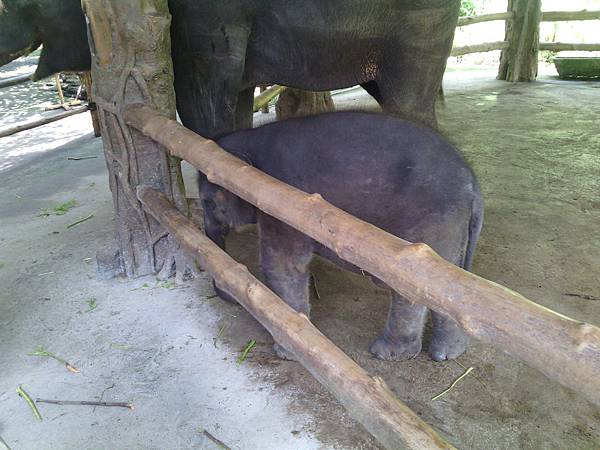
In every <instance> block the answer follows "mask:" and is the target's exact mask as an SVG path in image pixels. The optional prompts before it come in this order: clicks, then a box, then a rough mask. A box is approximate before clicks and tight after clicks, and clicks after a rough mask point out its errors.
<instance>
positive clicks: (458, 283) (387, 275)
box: [124, 105, 600, 405]
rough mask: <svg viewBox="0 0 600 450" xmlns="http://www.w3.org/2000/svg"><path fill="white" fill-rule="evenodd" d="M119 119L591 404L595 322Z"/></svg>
mask: <svg viewBox="0 0 600 450" xmlns="http://www.w3.org/2000/svg"><path fill="white" fill-rule="evenodd" d="M124 116H125V121H126V123H127V124H128V125H130V126H132V127H134V128H136V129H138V130H139V131H141V132H142V133H143V134H145V135H146V136H148V137H150V138H152V139H154V140H155V141H156V142H158V143H159V144H161V145H163V146H164V147H165V148H166V149H168V150H169V151H170V153H171V155H173V156H177V157H179V158H182V159H185V160H186V161H187V162H189V163H190V164H192V165H193V166H194V167H195V168H197V169H198V170H201V171H202V172H204V173H205V174H206V175H207V178H208V180H209V181H211V182H212V183H215V184H217V185H219V186H222V187H224V188H225V189H227V190H229V191H231V192H233V193H234V194H236V195H237V196H239V197H240V198H242V199H243V200H245V201H247V202H249V203H251V204H253V205H255V206H256V207H258V208H259V209H261V210H262V211H264V212H266V213H267V214H269V215H271V216H273V217H275V218H277V219H279V220H281V221H283V222H285V223H287V224H288V225H290V226H292V227H294V228H296V229H298V230H299V231H301V232H302V233H304V234H306V235H308V236H310V237H311V238H313V239H315V240H316V241H318V242H320V243H321V244H323V245H325V246H326V247H328V248H330V249H332V250H334V251H335V253H336V254H337V255H338V256H339V257H341V258H342V259H344V260H346V261H349V262H351V263H352V264H354V265H355V266H357V267H359V268H361V269H363V270H365V271H367V272H369V273H371V274H372V275H374V276H376V277H378V278H379V279H381V280H382V281H384V282H385V283H386V284H387V285H388V286H390V287H391V288H392V289H394V290H395V291H397V292H398V293H400V294H401V295H403V296H405V297H406V298H407V299H409V300H410V301H413V302H416V303H421V304H423V305H425V306H427V307H428V308H430V309H432V310H434V311H437V312H439V313H441V314H444V315H446V316H448V317H451V318H452V319H454V320H455V321H456V322H457V323H458V324H459V325H460V326H461V327H462V328H463V329H464V330H465V331H466V332H467V333H468V334H469V335H471V336H473V337H475V338H477V339H481V340H482V341H484V342H487V343H490V344H492V345H494V346H495V347H497V348H499V349H501V350H503V351H505V352H507V353H508V354H511V355H513V356H515V357H517V358H519V359H521V360H522V361H523V362H525V363H527V364H528V365H530V366H531V367H534V368H536V369H538V370H539V371H541V372H542V373H544V374H545V375H547V376H548V377H550V378H554V379H555V380H557V381H559V382H560V383H562V384H563V385H565V386H567V387H570V388H572V389H574V390H576V391H579V392H581V393H582V394H583V395H585V396H586V397H587V398H588V399H589V400H591V401H592V402H594V403H595V404H597V405H600V329H598V328H597V327H595V326H593V325H590V324H587V323H583V322H579V321H576V320H573V319H570V318H568V317H566V316H563V315H561V314H558V313H556V312H554V311H552V310H550V309H548V308H545V307H543V306H541V305H538V304H536V303H534V302H532V301H530V300H528V299H526V298H525V297H523V296H522V295H520V294H518V293H516V292H514V291H511V290H510V289H508V288H505V287H503V286H501V285H498V284H496V283H493V282H491V281H488V280H485V279H483V278H480V277H478V276H476V275H474V274H472V273H469V272H466V271H464V270H462V269H460V268H458V267H456V266H454V265H452V264H450V263H448V262H447V261H445V260H443V259H442V258H440V257H439V256H438V255H437V254H436V253H435V252H434V251H433V250H431V248H430V247H429V246H427V245H425V244H410V243H409V242H407V241H405V240H403V239H400V238H398V237H396V236H393V235H391V234H389V233H387V232H385V231H383V230H381V229H379V228H377V227H375V226H373V225H371V224H368V223H366V222H364V221H362V220H359V219H357V218H355V217H353V216H352V215H350V214H348V213H346V212H344V211H342V210H340V209H338V208H336V207H334V206H333V205H331V204H329V203H328V202H326V201H325V200H324V199H323V198H322V197H321V196H320V195H318V194H312V195H309V194H307V193H304V192H302V191H300V190H298V189H296V188H293V187H292V186H289V185H286V184H285V183H282V182H280V181H278V180H276V179H274V178H272V177H270V176H269V175H267V174H264V173H262V172H261V171H259V170H257V169H255V168H253V167H251V166H250V165H248V164H247V163H245V162H243V161H241V160H239V159H237V158H236V157H234V156H232V155H231V154H229V153H227V152H226V151H224V150H223V149H221V148H220V147H219V146H218V145H217V144H216V143H215V142H213V141H210V140H207V139H205V138H203V137H201V136H198V135H197V134H195V133H193V132H192V131H190V130H187V129H186V128H184V127H183V126H181V125H179V124H178V123H177V122H175V121H172V120H169V119H167V118H165V117H161V116H160V115H159V114H158V113H157V112H155V111H154V110H152V109H151V108H148V107H145V106H135V105H132V106H130V107H128V108H127V109H126V110H125V112H124Z"/></svg>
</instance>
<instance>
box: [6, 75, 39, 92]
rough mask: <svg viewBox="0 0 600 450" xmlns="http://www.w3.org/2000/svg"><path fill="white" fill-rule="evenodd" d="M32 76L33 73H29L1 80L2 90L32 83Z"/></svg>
mask: <svg viewBox="0 0 600 450" xmlns="http://www.w3.org/2000/svg"><path fill="white" fill-rule="evenodd" d="M32 75H33V74H32V73H27V74H25V75H16V76H14V77H9V78H4V79H3V80H0V89H3V88H7V87H10V86H16V85H17V84H22V83H27V82H29V81H31V76H32Z"/></svg>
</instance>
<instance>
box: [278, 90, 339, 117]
mask: <svg viewBox="0 0 600 450" xmlns="http://www.w3.org/2000/svg"><path fill="white" fill-rule="evenodd" d="M275 111H276V113H277V120H284V119H290V118H292V117H304V116H314V115H317V114H322V113H326V112H331V111H335V106H334V105H333V99H332V98H331V93H330V92H328V91H326V92H310V91H303V90H300V89H291V88H287V89H286V90H285V91H283V92H282V93H281V94H279V100H278V101H277V105H276V107H275Z"/></svg>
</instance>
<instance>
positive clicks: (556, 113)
mask: <svg viewBox="0 0 600 450" xmlns="http://www.w3.org/2000/svg"><path fill="white" fill-rule="evenodd" d="M493 76H494V74H493V72H491V71H450V72H449V73H448V74H447V77H446V82H445V88H446V101H445V104H444V105H442V106H441V107H440V109H439V116H440V123H441V128H442V130H443V132H444V134H445V135H447V136H448V137H449V139H450V140H451V141H453V142H454V143H456V145H457V146H458V147H459V148H460V149H461V150H463V152H464V153H465V155H466V157H467V159H468V160H469V162H470V163H471V164H472V165H473V167H474V169H475V172H476V173H477V174H478V176H479V179H480V182H481V185H482V189H483V192H484V196H485V199H486V220H485V225H484V230H483V233H482V237H481V241H480V245H479V248H478V252H477V254H476V257H475V264H474V272H476V273H477V274H479V275H481V276H483V277H486V278H488V279H491V280H493V281H496V282H499V283H502V284H505V285H506V286H508V287H510V288H512V289H515V290H517V291H519V292H521V293H522V294H524V295H526V296H527V297H529V298H530V299H532V300H534V301H536V302H539V303H541V304H543V305H545V306H548V307H550V308H552V309H555V310H556V311H558V312H561V313H564V314H566V315H569V316H571V317H574V318H576V319H580V320H585V321H587V322H590V323H592V324H595V325H600V281H599V279H598V276H597V273H598V267H599V265H600V239H599V237H600V236H599V234H600V232H599V229H598V225H597V224H598V223H599V222H598V221H599V219H600V199H599V196H598V193H599V192H600V190H599V188H600V186H599V184H600V181H599V180H600V135H599V134H598V123H600V109H599V108H598V106H597V105H598V104H600V90H599V89H598V88H600V83H585V82H569V83H565V82H559V81H557V80H554V79H551V78H547V79H543V80H542V81H540V82H537V83H532V84H507V83H503V82H498V81H495V80H494V79H493ZM11 89H14V88H11ZM20 95H21V94H19V93H15V91H11V90H4V91H0V101H2V102H3V103H2V104H3V105H7V106H8V107H10V105H11V102H12V101H14V102H23V98H21V97H20ZM336 103H337V104H338V107H339V108H344V109H347V108H350V109H357V108H369V109H370V108H373V107H374V104H373V102H372V101H371V100H370V99H369V98H368V97H367V96H366V94H364V93H363V92H362V91H360V90H356V91H350V92H346V93H344V94H342V95H338V96H336ZM8 120H9V119H7V118H5V117H4V116H2V117H0V126H2V125H3V124H5V123H7V121H8ZM69 120H70V119H67V120H66V121H62V122H59V123H61V124H62V126H60V127H58V128H57V129H55V130H52V135H53V136H54V138H55V139H65V140H66V142H68V143H66V144H63V145H60V146H58V147H57V148H54V149H53V150H52V151H40V152H39V153H37V154H34V155H32V154H28V153H27V152H26V151H23V148H24V147H25V148H27V147H29V146H33V145H42V146H43V145H47V146H48V148H52V147H53V146H52V144H51V142H50V140H51V137H50V136H49V135H48V132H47V131H45V130H44V128H42V129H39V130H38V131H37V132H26V133H23V134H20V135H17V136H18V137H17V136H15V137H13V138H6V139H3V140H2V141H0V158H3V157H4V158H5V159H4V160H2V161H6V162H7V163H9V165H7V166H6V167H5V168H4V169H2V168H0V180H1V183H0V194H1V195H0V218H1V219H0V267H1V268H0V286H1V287H2V289H1V291H0V373H1V376H0V436H2V438H4V440H5V441H6V442H7V443H8V444H9V445H10V446H11V447H12V448H13V449H75V448H93V449H136V448H139V449H166V448H169V449H186V448H198V449H201V448H206V449H210V448H217V447H216V446H215V444H214V443H213V442H211V441H210V440H209V439H208V438H206V436H205V435H203V434H202V430H204V429H205V430H207V431H208V432H210V433H211V434H212V435H214V436H216V437H218V438H219V439H220V440H222V441H223V442H225V443H226V444H227V445H228V446H230V447H231V448H233V449H269V448H272V449H311V448H326V449H375V448H379V447H378V446H377V444H376V442H375V441H374V440H373V439H372V438H371V437H370V436H369V435H368V433H366V432H365V431H364V430H363V429H362V428H361V427H360V426H358V425H357V424H356V423H355V422H353V421H352V419H351V418H349V417H348V415H347V414H346V413H345V411H344V410H343V408H342V407H340V406H339V405H338V404H337V402H336V401H335V400H334V399H333V398H332V396H331V395H329V394H328V393H327V392H326V391H325V390H324V389H323V388H322V387H321V386H320V385H318V383H316V382H315V381H314V380H313V379H312V378H311V377H310V375H308V374H307V372H306V371H305V370H304V369H303V368H302V367H301V366H299V365H298V364H296V363H293V362H286V361H280V360H278V359H277V358H276V357H275V356H274V355H273V352H272V350H271V343H272V340H271V338H270V337H269V336H268V334H267V333H265V332H264V330H262V328H261V327H260V326H259V325H258V324H257V323H256V322H255V321H254V320H253V319H252V318H251V317H250V316H249V315H248V314H247V313H245V311H243V310H242V309H241V308H239V307H235V306H231V305H226V304H223V303H222V302H221V301H219V300H218V299H217V298H214V293H213V291H212V287H211V285H210V282H209V278H208V276H206V275H204V276H202V277H200V278H199V279H196V280H194V281H193V282H190V283H188V284H185V285H181V286H173V285H171V284H170V283H167V284H164V283H160V282H157V281H156V280H155V279H154V278H152V277H146V278H142V279H138V280H122V279H120V280H111V281H103V280H99V279H97V278H96V276H95V268H94V264H93V261H92V260H90V259H89V258H93V257H94V254H95V251H96V249H98V248H99V247H101V246H102V245H103V243H104V242H106V240H107V239H108V238H109V237H110V235H111V230H112V203H111V198H110V193H109V191H108V186H107V184H108V183H107V179H106V170H105V167H104V162H103V160H102V154H101V151H102V150H101V142H100V140H97V139H93V138H92V137H91V135H90V134H89V133H87V134H84V135H83V136H81V134H79V133H82V132H85V131H87V130H89V124H88V123H77V122H69ZM264 120H268V118H266V117H265V116H258V117H257V121H264ZM86 127H87V128H86ZM17 149H21V150H20V153H19V155H15V156H14V157H9V156H7V154H9V153H10V152H14V151H16V150H17ZM72 155H76V156H98V158H97V159H88V160H82V161H68V160H67V159H66V158H67V156H72ZM188 175H191V172H190V171H188ZM70 199H74V200H76V202H77V206H76V207H74V208H73V209H72V210H70V211H69V212H68V213H67V214H65V215H62V216H57V215H51V216H50V217H38V214H39V212H40V210H41V209H43V208H51V207H53V206H54V205H56V204H59V203H62V202H65V201H67V200H70ZM89 214H94V217H93V219H91V220H89V221H87V222H84V223H82V224H81V225H78V226H76V227H73V228H71V229H68V230H67V229H66V225H67V224H69V223H71V222H73V221H75V220H76V219H77V218H79V217H83V216H87V215H89ZM229 244H230V247H229V248H230V249H231V252H232V254H233V255H234V256H235V257H236V258H237V259H238V260H240V261H242V262H244V263H245V264H247V265H248V266H249V267H251V269H253V270H256V245H255V233H254V232H252V231H250V232H248V233H245V234H240V235H236V236H232V238H231V239H230V242H229ZM313 272H314V275H315V277H316V280H317V285H318V289H319V293H320V298H319V299H317V298H314V299H313V321H314V322H315V324H316V325H317V326H318V327H319V329H321V330H322V331H323V332H324V333H325V334H326V335H327V336H328V337H330V338H331V339H332V340H333V341H334V342H335V343H336V344H337V345H339V346H340V347H341V348H342V349H343V350H344V351H346V352H347V353H348V354H349V355H350V356H351V357H352V358H353V359H355V360H356V361H357V362H358V363H359V364H360V365H361V366H363V367H364V368H365V369H367V370H368V371H369V372H370V373H372V374H373V375H379V376H382V377H383V378H384V379H385V380H386V381H387V382H388V384H389V385H390V387H391V388H392V390H393V391H394V392H395V393H396V394H397V396H398V397H399V398H400V399H402V400H403V401H405V402H406V403H408V404H409V405H410V406H411V407H412V408H413V409H414V410H415V411H417V412H418V413H419V414H420V415H421V416H422V417H423V418H424V419H425V420H426V421H427V422H429V423H430V424H431V425H433V426H434V427H435V428H436V429H438V430H439V431H440V432H441V433H442V434H444V436H445V437H446V438H447V439H449V440H450V441H451V442H452V443H453V444H455V445H456V446H457V447H459V448H469V449H597V448H599V447H600V409H598V408H597V407H594V406H592V405H591V404H590V403H588V402H586V401H585V400H584V399H582V398H581V397H580V396H579V395H578V394H576V393H574V392H573V391H571V390H569V389H565V388H563V387H561V386H560V385H558V384H557V383H555V382H553V381H551V380H549V379H547V378H545V377H544V376H543V375H541V374H539V373H538V372H536V371H534V370H532V369H529V368H527V367H526V366H524V365H523V364H521V363H519V362H517V361H515V360H514V359H512V358H510V357H508V356H507V355H505V354H503V353H502V352H500V351H498V350H496V349H494V348H493V347H491V346H489V345H486V344H482V343H477V342H474V343H473V345H472V346H471V347H470V349H469V351H468V352H467V353H466V354H465V355H463V356H462V357H461V358H459V362H460V364H462V365H464V366H466V367H474V370H473V372H472V374H471V375H469V376H467V377H466V378H465V379H464V380H463V381H462V382H461V383H460V384H459V385H457V386H456V387H455V388H454V389H453V390H452V391H451V392H449V393H448V394H446V395H445V396H444V397H442V398H441V399H440V400H437V401H433V402H432V401H431V398H432V397H433V396H434V395H436V394H437V393H439V392H441V391H443V390H444V389H445V388H446V387H447V386H448V385H450V384H451V383H452V381H453V380H455V379H456V378H457V377H458V376H459V375H460V374H461V373H462V372H463V371H464V369H463V368H462V367H461V366H460V365H459V364H457V363H456V362H446V363H433V362H432V361H431V360H430V359H429V358H428V357H427V355H426V354H422V355H420V356H419V357H417V358H416V359H414V360H411V361H405V362H393V363H390V362H382V361H378V360H375V359H374V358H372V357H371V356H370V354H369V353H368V351H367V349H368V345H369V343H370V342H371V341H372V340H373V339H374V338H375V337H376V336H377V335H378V333H380V332H381V329H382V327H383V324H384V321H385V315H386V310H387V301H388V300H387V295H386V293H385V292H384V291H382V290H379V289H377V288H375V287H374V286H372V285H371V284H370V283H369V282H368V281H366V280H365V279H364V278H362V277H361V276H357V275H353V274H349V273H346V272H343V271H341V270H338V269H337V268H335V267H332V266H331V265H329V264H327V263H324V262H322V261H317V262H316V263H315V264H314V267H313ZM92 299H95V302H94V301H92ZM93 305H96V306H95V307H93ZM250 339H255V340H256V341H257V343H258V345H257V347H256V349H255V350H253V351H252V352H251V353H250V354H249V357H248V359H247V360H246V361H245V362H244V363H242V364H237V362H236V358H237V357H238V356H239V354H240V351H241V349H242V348H243V347H244V346H245V345H246V343H247V342H248V340H250ZM38 346H43V347H44V348H45V349H47V350H50V351H52V352H54V353H56V354H58V355H60V356H62V357H64V358H65V359H67V360H68V361H69V362H70V363H71V364H73V365H75V366H76V367H77V368H78V369H79V370H80V371H81V373H79V374H72V373H70V372H68V371H67V370H66V369H65V368H64V366H62V365H61V364H60V363H58V362H57V361H54V360H49V359H46V358H40V357H33V356H27V353H29V352H32V351H33V350H35V349H36V347H38ZM20 384H23V385H24V387H25V389H26V390H28V391H29V392H30V393H31V394H32V396H34V397H41V398H51V399H60V400H94V399H96V400H97V399H98V398H100V397H101V396H102V398H103V399H104V400H107V401H131V402H133V404H134V406H135V409H134V410H133V411H129V410H126V409H118V408H96V409H95V410H94V409H93V408H91V407H86V406H56V405H40V411H41V413H42V415H43V416H44V421H43V422H37V421H36V420H35V418H34V417H33V415H32V414H31V411H30V409H29V407H28V406H27V404H26V403H25V402H24V401H23V400H22V399H20V398H19V397H18V396H17V394H16V393H15V389H16V387H17V386H18V385H20Z"/></svg>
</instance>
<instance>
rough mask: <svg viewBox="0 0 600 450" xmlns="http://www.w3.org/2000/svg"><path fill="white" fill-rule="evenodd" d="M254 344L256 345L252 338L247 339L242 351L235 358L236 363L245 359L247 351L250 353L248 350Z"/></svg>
mask: <svg viewBox="0 0 600 450" xmlns="http://www.w3.org/2000/svg"><path fill="white" fill-rule="evenodd" d="M255 346H256V341H255V340H254V339H250V340H249V341H248V344H246V347H244V351H243V352H242V354H241V355H240V357H239V358H238V359H237V363H238V364H241V363H243V362H244V361H246V358H247V357H248V353H250V350H252V349H253V348H254V347H255Z"/></svg>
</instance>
